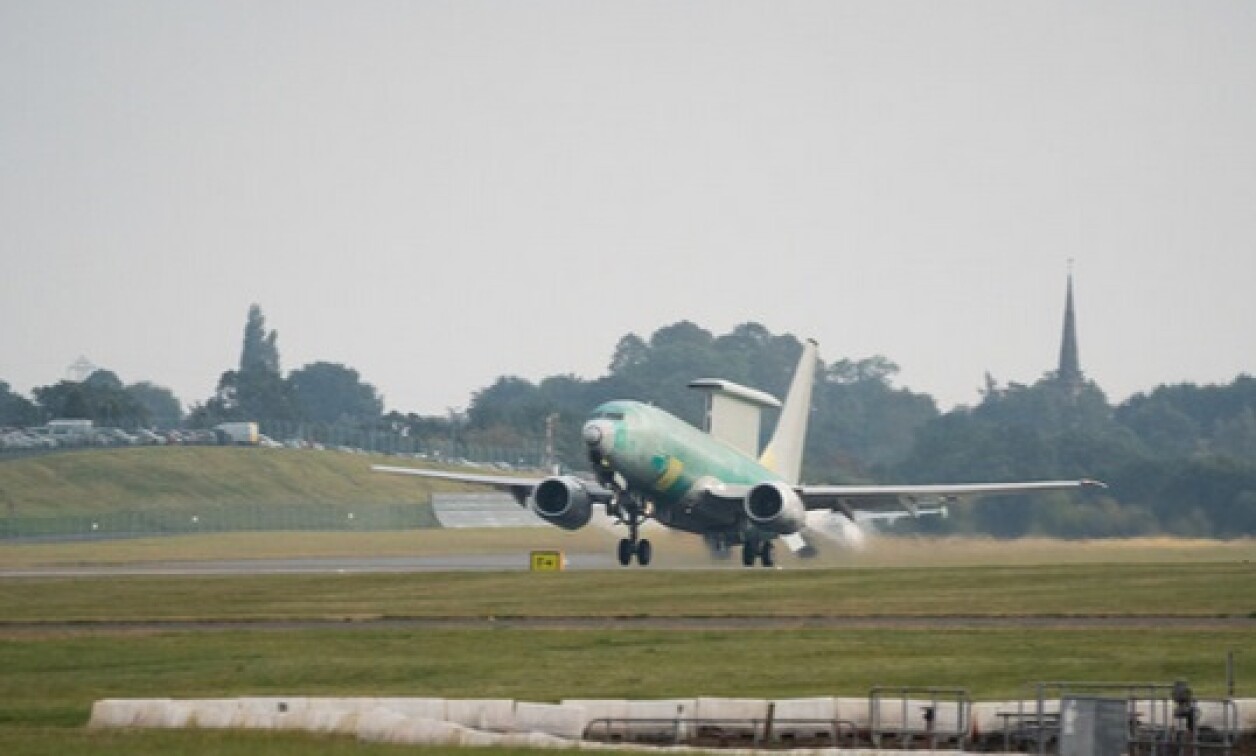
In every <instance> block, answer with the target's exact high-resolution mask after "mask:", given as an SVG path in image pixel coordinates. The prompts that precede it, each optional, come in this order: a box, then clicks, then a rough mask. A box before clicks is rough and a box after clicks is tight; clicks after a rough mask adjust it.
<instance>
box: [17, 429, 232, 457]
mask: <svg viewBox="0 0 1256 756" xmlns="http://www.w3.org/2000/svg"><path fill="white" fill-rule="evenodd" d="M220 443H222V439H221V435H220V434H218V433H215V432H214V431H212V430H169V431H156V430H148V429H146V428H139V429H137V430H123V429H121V428H84V429H82V430H76V431H74V432H70V433H64V432H62V433H54V432H52V431H51V430H50V429H49V428H47V427H36V428H0V451H18V450H37V449H77V448H82V447H89V446H165V445H167V444H186V445H192V444H201V445H216V444H220Z"/></svg>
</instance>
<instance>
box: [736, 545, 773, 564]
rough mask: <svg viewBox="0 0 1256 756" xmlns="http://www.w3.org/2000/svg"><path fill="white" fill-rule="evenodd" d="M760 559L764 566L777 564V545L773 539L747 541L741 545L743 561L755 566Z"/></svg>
mask: <svg viewBox="0 0 1256 756" xmlns="http://www.w3.org/2000/svg"><path fill="white" fill-rule="evenodd" d="M756 561H759V562H761V563H762V564H763V566H764V567H772V566H774V565H775V564H776V547H775V546H774V545H773V544H772V542H771V541H746V542H745V543H744V544H743V545H742V547H741V563H742V564H744V565H745V566H747V567H753V566H754V563H755V562H756Z"/></svg>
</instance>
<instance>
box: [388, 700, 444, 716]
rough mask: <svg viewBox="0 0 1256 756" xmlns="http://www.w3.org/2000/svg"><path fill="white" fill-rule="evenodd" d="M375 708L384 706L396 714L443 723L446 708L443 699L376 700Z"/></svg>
mask: <svg viewBox="0 0 1256 756" xmlns="http://www.w3.org/2000/svg"><path fill="white" fill-rule="evenodd" d="M374 700H375V704H376V705H377V706H386V707H388V708H390V709H392V710H393V711H395V712H397V713H398V714H405V715H406V716H408V717H419V718H420V719H432V720H436V721H438V722H443V721H445V720H446V719H447V718H448V716H447V714H448V707H447V704H446V701H445V699H443V698H376V699H374Z"/></svg>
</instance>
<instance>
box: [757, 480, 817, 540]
mask: <svg viewBox="0 0 1256 756" xmlns="http://www.w3.org/2000/svg"><path fill="white" fill-rule="evenodd" d="M746 517H748V518H749V519H750V521H751V522H752V523H754V524H755V526H756V527H759V528H761V529H763V530H767V531H769V532H772V533H781V534H785V533H797V532H798V531H799V530H802V528H803V526H804V525H806V523H807V507H806V505H805V504H803V503H802V499H800V498H799V497H798V494H797V493H795V492H794V489H793V488H791V487H789V486H788V485H786V484H784V483H781V482H779V481H774V482H772V483H760V484H759V485H757V486H755V487H754V488H752V489H750V491H749V493H747V494H746Z"/></svg>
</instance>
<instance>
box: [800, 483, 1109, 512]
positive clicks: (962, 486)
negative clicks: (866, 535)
mask: <svg viewBox="0 0 1256 756" xmlns="http://www.w3.org/2000/svg"><path fill="white" fill-rule="evenodd" d="M1082 488H1107V486H1106V485H1104V484H1103V483H1100V482H1099V481H1096V480H1035V481H1027V482H1022V483H957V484H951V483H944V484H932V485H904V486H828V485H820V486H807V485H803V486H797V487H795V490H796V491H797V492H798V495H799V496H800V497H801V498H802V500H803V503H804V504H805V505H806V506H807V509H829V510H833V511H836V512H841V513H843V514H845V515H846V516H847V517H850V518H851V519H852V520H853V519H867V520H875V519H896V516H902V515H908V516H912V517H918V516H920V515H926V514H927V515H932V514H942V515H944V514H945V512H946V505H947V504H951V503H954V502H956V501H959V500H961V499H972V498H977V497H980V496H997V495H1000V494H1026V493H1042V492H1046V491H1074V490H1077V489H1082Z"/></svg>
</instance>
